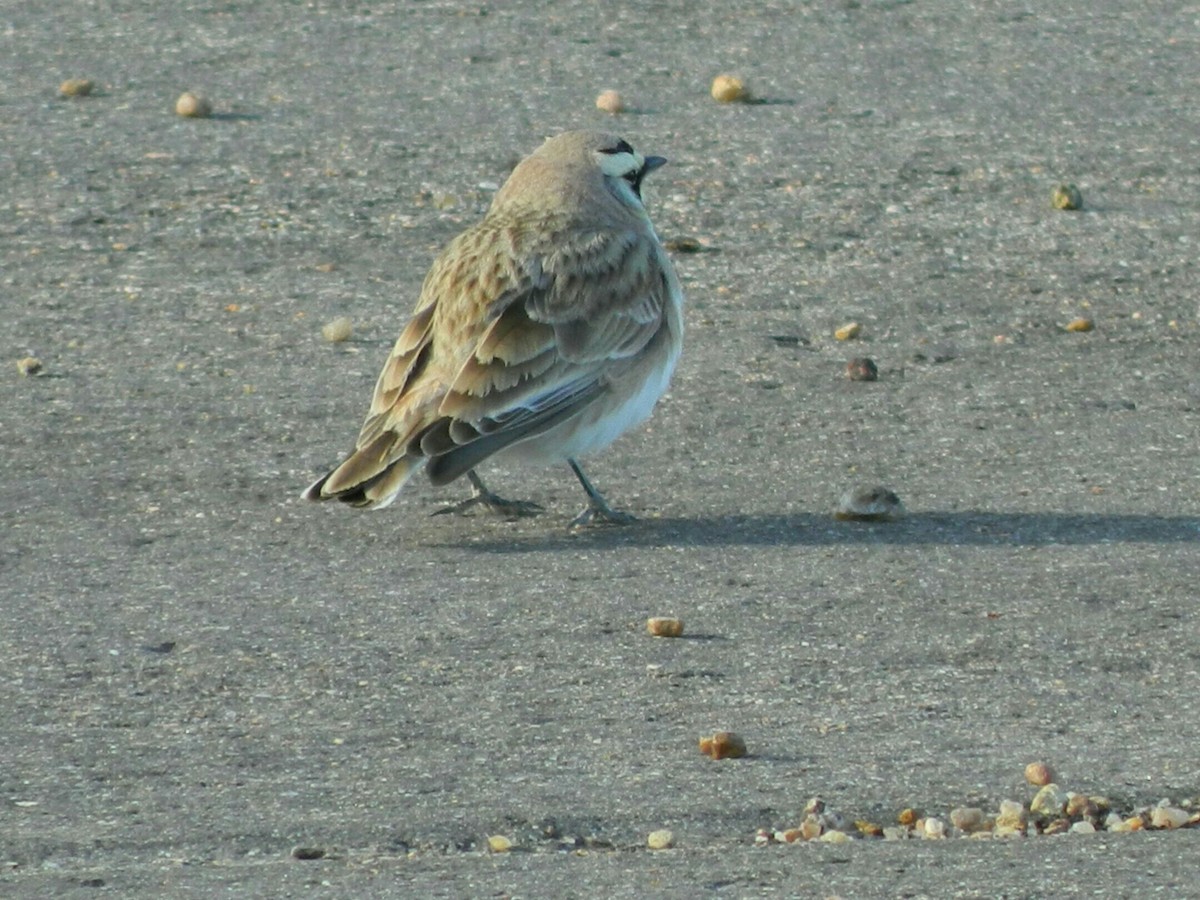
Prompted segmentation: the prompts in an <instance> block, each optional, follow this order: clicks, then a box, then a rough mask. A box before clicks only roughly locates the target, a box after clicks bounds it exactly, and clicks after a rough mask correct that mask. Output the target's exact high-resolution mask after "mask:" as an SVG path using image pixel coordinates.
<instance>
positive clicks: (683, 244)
mask: <svg viewBox="0 0 1200 900" xmlns="http://www.w3.org/2000/svg"><path fill="white" fill-rule="evenodd" d="M663 246H664V247H666V248H667V249H668V250H674V251H675V252H676V253H699V252H700V251H701V250H703V249H704V245H703V244H701V243H700V242H699V241H698V240H696V238H694V237H676V238H671V239H670V240H668V241H667V242H666V243H664V244H663Z"/></svg>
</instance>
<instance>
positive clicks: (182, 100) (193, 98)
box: [175, 91, 212, 119]
mask: <svg viewBox="0 0 1200 900" xmlns="http://www.w3.org/2000/svg"><path fill="white" fill-rule="evenodd" d="M175 114H176V115H178V116H183V117H184V118H185V119H207V118H208V117H209V116H211V115H212V104H211V103H209V102H208V100H207V98H205V97H203V96H201V95H200V94H193V93H192V92H191V91H184V92H183V93H182V94H180V95H179V99H178V100H176V101H175Z"/></svg>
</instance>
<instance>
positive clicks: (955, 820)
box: [950, 806, 984, 833]
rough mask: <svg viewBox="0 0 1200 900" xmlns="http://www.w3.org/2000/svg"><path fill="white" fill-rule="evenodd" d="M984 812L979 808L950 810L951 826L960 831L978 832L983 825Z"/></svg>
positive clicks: (966, 807)
mask: <svg viewBox="0 0 1200 900" xmlns="http://www.w3.org/2000/svg"><path fill="white" fill-rule="evenodd" d="M983 820H984V817H983V810H982V809H980V808H979V807H978V806H960V807H958V808H957V809H952V810H950V824H951V825H953V826H954V827H955V828H957V829H958V830H959V831H965V832H968V833H970V832H972V831H978V830H979V829H980V828H981V827H982V825H983Z"/></svg>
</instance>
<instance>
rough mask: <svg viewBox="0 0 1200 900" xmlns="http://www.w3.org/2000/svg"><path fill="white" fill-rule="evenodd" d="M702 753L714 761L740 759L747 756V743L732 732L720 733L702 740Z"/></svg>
mask: <svg viewBox="0 0 1200 900" xmlns="http://www.w3.org/2000/svg"><path fill="white" fill-rule="evenodd" d="M700 752H701V753H704V754H706V755H708V756H711V757H712V758H713V759H739V758H740V757H743V756H745V755H746V742H745V741H744V740H742V737H741V736H740V735H737V734H734V733H733V732H732V731H718V732H716V733H715V734H714V735H713V736H712V737H703V738H700Z"/></svg>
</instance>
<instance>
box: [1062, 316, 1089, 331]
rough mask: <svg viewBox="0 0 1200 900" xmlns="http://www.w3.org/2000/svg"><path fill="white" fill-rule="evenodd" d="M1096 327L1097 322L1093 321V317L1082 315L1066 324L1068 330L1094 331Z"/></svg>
mask: <svg viewBox="0 0 1200 900" xmlns="http://www.w3.org/2000/svg"><path fill="white" fill-rule="evenodd" d="M1095 327H1096V323H1095V322H1093V321H1092V320H1091V319H1087V318H1084V317H1083V316H1080V317H1079V318H1078V319H1072V320H1071V321H1070V322H1068V323H1067V324H1066V325H1065V326H1064V328H1065V329H1066V330H1067V331H1074V332H1084V331H1092V330H1093V329H1094V328H1095Z"/></svg>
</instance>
